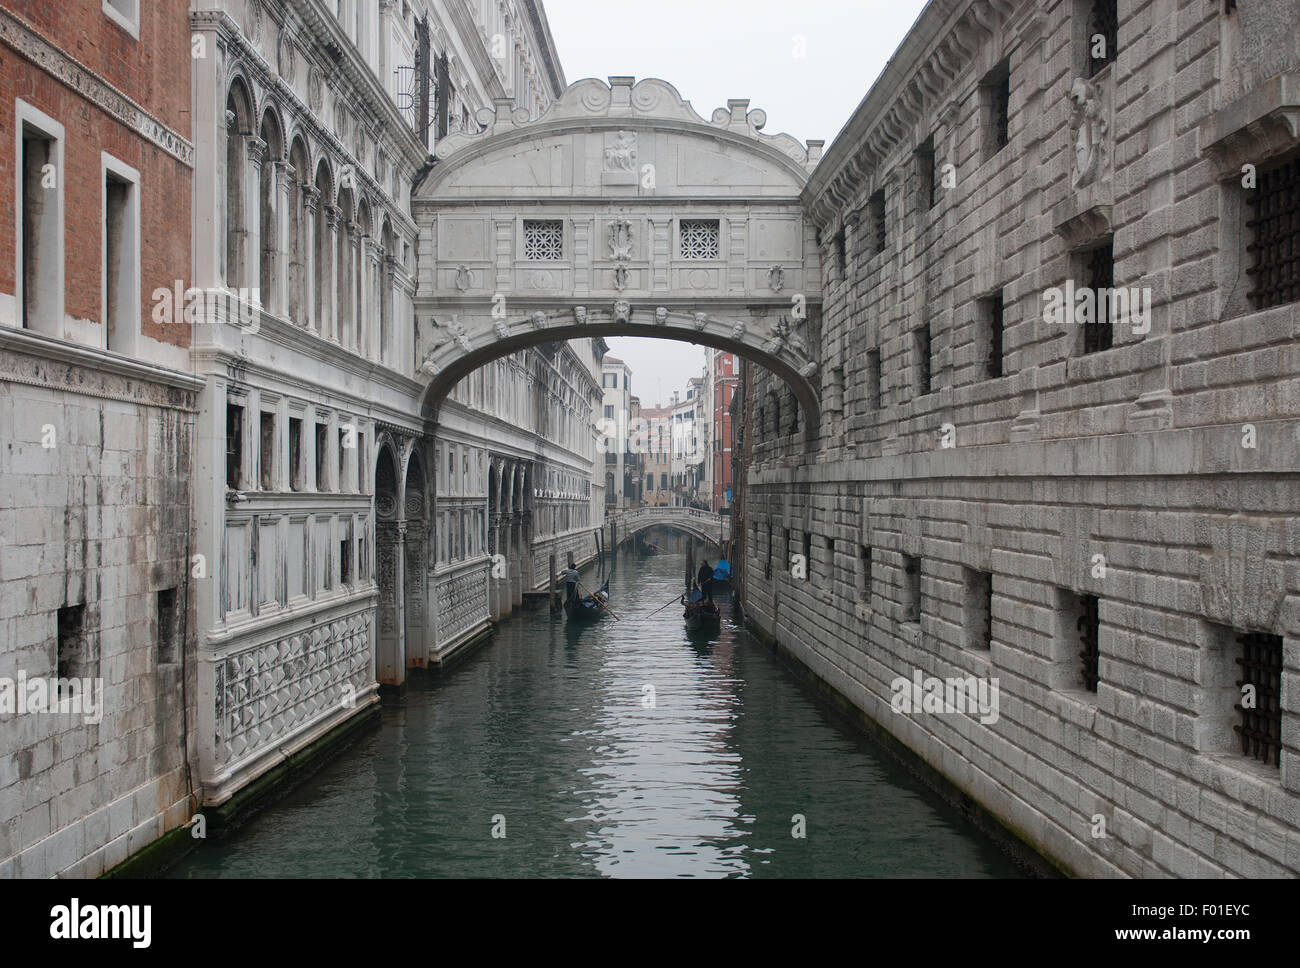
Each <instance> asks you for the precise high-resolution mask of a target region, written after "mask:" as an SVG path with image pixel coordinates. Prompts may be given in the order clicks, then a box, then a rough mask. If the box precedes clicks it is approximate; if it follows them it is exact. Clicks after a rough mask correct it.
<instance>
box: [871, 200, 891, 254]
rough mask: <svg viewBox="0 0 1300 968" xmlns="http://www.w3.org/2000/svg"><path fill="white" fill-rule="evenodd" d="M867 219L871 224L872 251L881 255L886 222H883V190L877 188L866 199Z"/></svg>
mask: <svg viewBox="0 0 1300 968" xmlns="http://www.w3.org/2000/svg"><path fill="white" fill-rule="evenodd" d="M867 217H868V219H869V220H870V222H871V236H870V238H871V244H872V247H873V248H872V251H874V252H876V253H881V252H884V251H885V243H886V242H887V237H886V230H887V226H886V222H885V190H884V189H883V188H879V189H877V190H876V191H874V192H872V193H871V197H870V198H869V199H867Z"/></svg>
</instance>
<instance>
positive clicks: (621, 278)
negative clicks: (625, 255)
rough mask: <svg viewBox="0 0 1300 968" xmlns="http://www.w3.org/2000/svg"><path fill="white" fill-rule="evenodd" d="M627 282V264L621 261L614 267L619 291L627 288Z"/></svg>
mask: <svg viewBox="0 0 1300 968" xmlns="http://www.w3.org/2000/svg"><path fill="white" fill-rule="evenodd" d="M627 282H628V274H627V266H625V265H624V264H623V263H621V262H620V263H619V264H618V265H617V266H616V267H615V268H614V288H615V289H616V290H617V291H618V292H622V291H623V290H624V289H626V288H627Z"/></svg>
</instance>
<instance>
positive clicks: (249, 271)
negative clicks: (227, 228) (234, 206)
mask: <svg viewBox="0 0 1300 968" xmlns="http://www.w3.org/2000/svg"><path fill="white" fill-rule="evenodd" d="M265 157H266V142H265V141H263V140H262V139H261V138H259V137H257V136H256V135H248V136H247V137H245V138H244V158H245V161H246V164H247V167H246V168H245V175H244V206H245V207H244V211H245V213H246V214H245V216H244V229H245V238H246V239H247V240H248V241H247V244H246V245H245V246H244V251H243V260H244V274H243V282H242V283H241V285H242V286H246V287H247V288H248V289H249V291H250V301H252V302H255V303H259V304H261V305H265V301H264V300H263V299H262V297H261V293H262V160H263V159H264V158H265Z"/></svg>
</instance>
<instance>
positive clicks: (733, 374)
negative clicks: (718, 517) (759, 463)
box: [709, 350, 740, 511]
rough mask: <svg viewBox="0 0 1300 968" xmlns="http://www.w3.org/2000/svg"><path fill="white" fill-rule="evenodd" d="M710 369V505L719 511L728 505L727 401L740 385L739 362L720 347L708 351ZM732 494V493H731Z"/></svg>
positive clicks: (728, 430) (729, 409)
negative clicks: (711, 400)
mask: <svg viewBox="0 0 1300 968" xmlns="http://www.w3.org/2000/svg"><path fill="white" fill-rule="evenodd" d="M709 366H710V367H711V368H712V373H711V374H710V377H711V379H710V381H709V382H710V384H711V385H712V387H713V432H712V433H711V434H710V435H709V439H710V440H711V441H712V442H713V455H712V456H713V474H712V480H713V507H714V510H718V511H720V510H722V509H723V508H724V507H727V506H729V505H730V503H731V502H730V501H729V500H728V499H727V492H728V491H731V490H732V481H733V480H734V476H733V471H732V462H731V458H732V441H731V437H732V434H731V421H732V416H731V401H732V399H733V398H734V397H735V395H736V388H737V387H738V386H739V384H740V361H739V360H738V359H737V358H736V356H735V355H734V354H732V353H724V352H723V351H721V350H711V351H710V352H709ZM733 496H734V495H733Z"/></svg>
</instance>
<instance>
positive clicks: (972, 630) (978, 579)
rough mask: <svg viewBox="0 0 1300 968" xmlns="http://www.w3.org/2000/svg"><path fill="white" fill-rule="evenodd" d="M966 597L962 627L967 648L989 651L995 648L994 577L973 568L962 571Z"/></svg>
mask: <svg viewBox="0 0 1300 968" xmlns="http://www.w3.org/2000/svg"><path fill="white" fill-rule="evenodd" d="M962 571H963V576H964V579H965V580H964V582H963V584H964V595H963V601H962V625H963V627H964V629H965V633H966V642H965V645H966V648H968V649H984V650H988V649H990V648H992V647H993V575H992V574H991V573H990V572H987V571H977V570H976V569H973V568H964V569H962Z"/></svg>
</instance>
